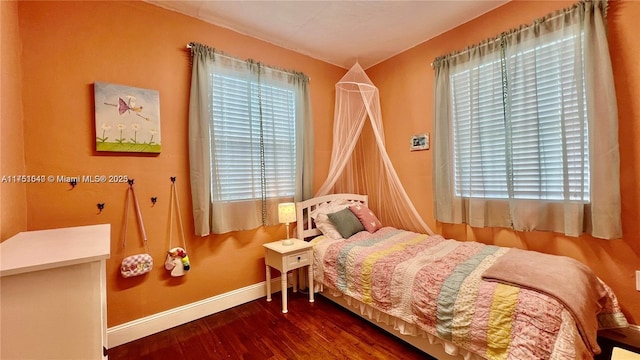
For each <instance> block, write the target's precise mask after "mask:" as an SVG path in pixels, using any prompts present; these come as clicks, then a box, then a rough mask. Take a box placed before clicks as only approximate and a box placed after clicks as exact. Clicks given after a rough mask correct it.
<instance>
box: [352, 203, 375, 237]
mask: <svg viewBox="0 0 640 360" xmlns="http://www.w3.org/2000/svg"><path fill="white" fill-rule="evenodd" d="M349 210H351V212H352V213H353V214H354V215H355V216H356V217H357V218H358V220H360V222H361V223H362V226H364V228H365V230H367V231H368V232H370V233H373V232H376V231H378V230H379V229H382V223H381V222H380V220H378V218H377V217H376V215H375V214H374V213H373V211H371V210H370V209H369V208H368V207H367V206H366V205H365V204H362V203H358V204H353V205H351V206H349Z"/></svg>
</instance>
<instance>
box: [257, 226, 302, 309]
mask: <svg viewBox="0 0 640 360" xmlns="http://www.w3.org/2000/svg"><path fill="white" fill-rule="evenodd" d="M291 240H293V245H282V240H279V241H274V242H272V243H268V244H264V245H263V246H264V248H265V254H264V263H265V265H266V269H267V301H271V268H274V269H278V270H280V273H281V276H280V277H281V280H282V312H283V313H286V312H287V311H288V310H287V272H288V271H290V270H295V269H299V268H301V267H304V266H307V267H308V270H309V302H313V248H312V245H311V244H310V243H308V242H306V241H302V240H299V239H291ZM294 277H295V274H294ZM293 291H294V292H295V291H297V281H294V283H293Z"/></svg>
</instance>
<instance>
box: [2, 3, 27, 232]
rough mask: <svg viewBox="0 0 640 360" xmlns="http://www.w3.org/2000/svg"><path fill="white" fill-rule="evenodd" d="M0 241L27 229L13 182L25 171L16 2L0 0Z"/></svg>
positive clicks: (20, 190) (21, 193) (20, 192)
mask: <svg viewBox="0 0 640 360" xmlns="http://www.w3.org/2000/svg"><path fill="white" fill-rule="evenodd" d="M0 16H1V19H0V33H1V34H2V35H1V36H2V38H1V40H0V46H1V48H0V56H1V60H0V61H1V62H2V66H1V68H2V76H1V79H2V85H1V88H0V94H2V97H1V99H0V177H3V176H6V177H9V178H5V180H6V181H4V182H2V183H1V184H0V241H4V240H6V239H8V238H10V237H11V236H13V235H15V234H17V233H19V232H21V231H25V230H26V229H27V197H26V196H27V195H26V186H25V185H24V184H19V183H15V182H13V179H14V178H13V177H12V176H15V175H24V174H25V161H24V135H23V124H22V96H21V92H22V71H21V65H20V51H21V43H20V37H19V35H18V3H17V2H16V1H0Z"/></svg>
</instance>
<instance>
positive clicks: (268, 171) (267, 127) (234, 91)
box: [211, 74, 296, 201]
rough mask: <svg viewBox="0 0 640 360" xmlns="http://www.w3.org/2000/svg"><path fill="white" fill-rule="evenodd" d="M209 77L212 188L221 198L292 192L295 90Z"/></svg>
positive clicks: (244, 198)
mask: <svg viewBox="0 0 640 360" xmlns="http://www.w3.org/2000/svg"><path fill="white" fill-rule="evenodd" d="M212 80H213V94H212V97H213V99H212V105H213V109H212V125H213V126H212V129H213V130H212V146H213V147H214V150H213V151H214V152H215V154H216V156H215V160H212V163H213V164H212V166H211V169H212V172H216V173H217V178H218V183H217V184H216V185H214V186H218V189H217V191H212V192H213V193H214V194H219V197H220V198H219V200H220V201H239V200H251V199H261V198H263V196H264V197H265V198H285V197H289V198H290V197H293V195H294V192H295V174H296V137H295V134H296V121H295V114H296V108H295V106H296V104H295V94H294V91H293V90H291V89H286V88H282V87H278V86H273V85H267V84H258V83H257V82H254V81H250V80H243V79H238V78H235V77H233V76H226V75H219V74H215V75H213V76H212Z"/></svg>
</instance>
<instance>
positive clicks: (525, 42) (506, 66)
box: [433, 0, 622, 239]
mask: <svg viewBox="0 0 640 360" xmlns="http://www.w3.org/2000/svg"><path fill="white" fill-rule="evenodd" d="M606 8H607V2H606V1H599V0H595V1H581V2H579V3H577V4H574V5H573V6H571V7H568V8H566V9H563V10H559V11H555V12H553V13H551V14H548V15H547V16H545V17H543V18H540V19H537V20H535V21H534V22H533V23H532V24H530V25H523V26H520V27H518V28H517V29H512V30H509V31H505V32H503V33H502V34H500V35H498V36H497V37H495V38H493V39H488V40H486V41H483V42H481V43H479V44H478V45H474V46H470V47H468V48H466V49H465V50H463V51H459V52H454V53H451V54H449V55H444V56H441V57H438V58H437V59H435V61H434V69H435V83H434V95H435V98H434V101H435V105H434V116H435V122H434V125H435V126H434V132H435V139H436V141H435V146H434V164H433V169H434V188H435V191H434V196H435V216H436V220H438V221H440V222H443V223H450V224H468V225H470V226H472V227H502V228H511V229H514V230H517V231H534V230H537V231H554V232H558V233H563V234H565V235H567V236H574V237H577V236H580V235H581V234H583V233H588V234H591V235H592V236H594V237H597V238H603V239H616V238H619V237H620V236H621V235H622V225H621V221H620V212H621V211H620V209H621V208H620V176H619V175H620V155H619V151H618V146H619V145H618V108H617V101H616V93H615V86H614V83H613V72H612V69H611V59H610V56H609V47H608V44H607V35H606V34H607V31H606V25H605V22H604V18H605V16H606ZM594 136H597V138H596V137H594Z"/></svg>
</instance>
